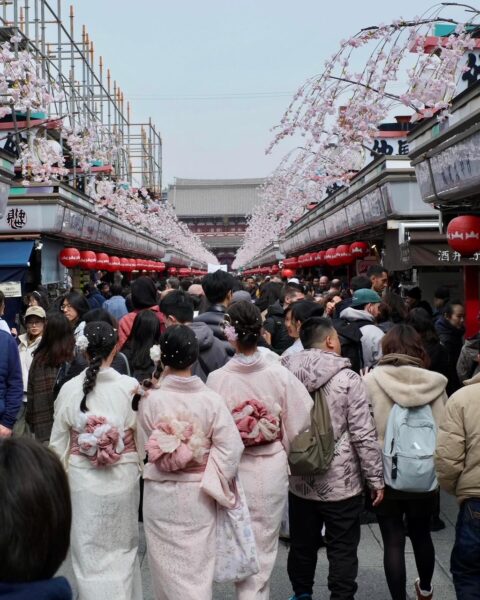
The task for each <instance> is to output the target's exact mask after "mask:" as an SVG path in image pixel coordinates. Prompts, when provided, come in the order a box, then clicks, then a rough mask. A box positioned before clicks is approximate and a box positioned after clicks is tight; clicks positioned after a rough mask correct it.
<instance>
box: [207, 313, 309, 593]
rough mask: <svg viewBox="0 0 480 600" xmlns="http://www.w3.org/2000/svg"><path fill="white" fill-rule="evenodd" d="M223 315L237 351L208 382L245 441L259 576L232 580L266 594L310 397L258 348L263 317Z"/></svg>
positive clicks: (242, 470)
mask: <svg viewBox="0 0 480 600" xmlns="http://www.w3.org/2000/svg"><path fill="white" fill-rule="evenodd" d="M309 304H312V305H313V306H314V307H315V306H316V305H315V304H314V303H313V302H311V303H309ZM227 318H228V321H227V322H226V324H225V335H226V337H227V339H228V341H229V342H230V343H231V344H232V346H233V347H234V348H235V350H236V354H235V355H234V356H233V358H232V359H231V360H230V361H229V362H228V363H227V364H226V365H225V366H224V367H222V368H221V369H218V370H217V371H213V372H212V373H210V375H209V377H208V380H207V385H208V386H209V387H211V388H212V389H213V390H215V391H216V392H217V393H218V394H220V395H221V396H222V397H223V398H225V400H226V402H227V406H228V408H229V409H230V412H231V413H232V415H233V417H234V419H235V421H236V423H237V426H238V428H239V430H240V434H241V436H242V439H243V442H244V445H245V450H244V452H243V455H242V459H241V461H240V467H239V475H240V480H241V482H242V484H243V486H244V488H245V495H246V498H247V504H248V507H249V509H250V514H251V517H252V525H253V532H254V535H255V541H256V544H257V552H258V560H259V565H260V571H259V573H258V574H256V575H253V576H251V577H248V578H247V579H245V580H243V581H241V582H239V583H237V584H236V588H237V598H238V599H239V600H247V599H250V598H258V599H260V598H269V590H270V577H271V575H272V570H273V566H274V564H275V560H276V557H277V551H278V535H279V532H280V523H281V520H282V515H283V512H284V507H285V503H286V501H287V490H288V468H287V451H288V448H289V445H290V443H291V442H292V440H293V439H294V438H295V437H296V436H297V435H298V434H299V433H300V432H302V431H304V430H305V429H307V427H308V426H309V424H310V409H311V407H312V399H311V397H310V394H309V393H308V392H307V390H306V388H305V387H304V386H303V384H302V383H301V382H300V381H299V380H298V379H297V378H296V377H295V375H293V374H292V373H290V371H288V370H287V369H286V368H285V367H283V366H282V365H280V364H279V363H278V362H271V361H267V360H266V359H265V358H264V357H263V356H262V354H261V353H260V352H259V351H258V349H257V344H258V340H259V337H260V332H261V329H262V319H261V314H260V311H259V309H258V308H257V307H256V306H255V305H253V304H252V303H251V302H244V301H242V302H236V303H235V304H232V305H231V306H230V307H229V309H228V311H227Z"/></svg>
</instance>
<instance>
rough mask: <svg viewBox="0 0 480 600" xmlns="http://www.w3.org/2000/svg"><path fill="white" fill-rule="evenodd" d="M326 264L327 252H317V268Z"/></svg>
mask: <svg viewBox="0 0 480 600" xmlns="http://www.w3.org/2000/svg"><path fill="white" fill-rule="evenodd" d="M324 264H326V263H325V250H320V252H317V254H316V255H315V266H316V267H321V266H323V265H324Z"/></svg>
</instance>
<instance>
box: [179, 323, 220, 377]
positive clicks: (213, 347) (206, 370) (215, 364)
mask: <svg viewBox="0 0 480 600" xmlns="http://www.w3.org/2000/svg"><path fill="white" fill-rule="evenodd" d="M188 326H189V327H190V329H193V332H194V334H195V337H196V338H197V341H198V346H199V359H198V360H197V362H196V363H195V364H194V365H193V368H192V375H197V376H198V377H200V379H201V380H202V381H203V382H204V383H205V382H206V381H207V377H208V376H209V375H210V373H211V372H212V371H216V370H217V369H220V368H221V367H223V365H225V364H226V363H227V362H228V361H229V360H230V354H229V352H231V350H230V351H229V350H228V348H227V346H228V347H229V348H230V349H231V346H230V344H228V342H222V341H220V340H219V339H218V338H216V337H215V336H214V335H213V331H212V330H211V328H210V327H209V326H208V325H207V324H206V323H202V322H201V321H194V322H193V323H189V324H188Z"/></svg>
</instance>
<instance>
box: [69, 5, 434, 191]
mask: <svg viewBox="0 0 480 600" xmlns="http://www.w3.org/2000/svg"><path fill="white" fill-rule="evenodd" d="M73 4H74V6H75V14H76V23H77V31H78V33H79V34H80V29H81V25H82V24H85V25H86V26H87V30H88V32H89V34H90V37H91V39H93V41H94V43H95V48H96V55H97V57H98V56H99V54H101V55H103V56H104V63H105V65H106V67H110V68H111V71H112V77H113V78H115V79H116V80H117V81H118V82H119V84H120V87H121V88H122V89H123V90H124V92H125V97H126V99H127V100H130V101H131V104H132V107H133V118H134V119H135V120H136V121H140V120H146V119H147V118H148V117H149V116H151V117H152V118H153V121H154V122H155V123H156V125H157V126H158V129H159V130H160V131H161V133H162V138H163V164H164V170H163V182H164V185H167V184H168V183H172V182H173V179H174V177H192V178H236V177H263V176H266V175H268V174H269V173H270V172H271V171H272V170H273V169H274V168H275V166H276V165H277V163H278V162H279V160H280V158H281V156H282V155H283V154H285V153H286V151H287V150H288V148H287V147H285V146H284V147H283V148H282V149H281V151H277V153H276V154H274V155H273V156H268V157H267V156H265V148H266V146H267V145H268V143H269V141H270V140H271V137H272V134H271V132H270V129H271V127H272V126H273V125H275V124H277V123H278V121H279V120H280V118H281V115H282V113H283V110H284V109H285V108H286V106H287V105H288V103H289V100H290V96H291V95H292V94H293V92H294V91H295V90H296V89H297V88H298V87H299V86H300V85H301V84H302V83H303V81H304V80H305V79H306V78H307V77H310V76H312V75H315V74H317V73H319V72H321V69H322V65H323V63H324V61H325V59H326V58H328V57H329V56H330V55H331V54H332V53H333V52H334V51H335V50H336V49H337V47H338V44H339V41H340V39H342V38H346V37H349V36H350V35H353V34H354V33H355V32H357V31H358V30H359V29H361V28H362V27H366V26H368V25H373V24H378V23H380V22H387V21H390V20H392V19H394V18H397V17H400V16H401V17H404V18H411V17H414V16H416V15H418V14H421V13H422V12H424V11H425V10H427V9H428V8H429V7H431V6H432V5H433V4H434V2H433V1H432V0H402V2H401V3H400V2H392V1H391V0H383V1H380V0H364V1H363V2H358V0H343V1H342V2H340V1H337V2H336V1H330V0H329V1H327V0H316V1H314V0H295V1H292V0H203V1H202V2H200V1H199V0H173V1H172V0H168V1H167V0H135V1H134V2H129V1H127V0H74V1H73Z"/></svg>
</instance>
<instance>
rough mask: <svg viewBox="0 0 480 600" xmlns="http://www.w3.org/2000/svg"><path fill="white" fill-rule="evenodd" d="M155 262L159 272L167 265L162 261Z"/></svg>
mask: <svg viewBox="0 0 480 600" xmlns="http://www.w3.org/2000/svg"><path fill="white" fill-rule="evenodd" d="M155 264H156V265H157V271H158V272H159V273H163V271H165V269H166V268H167V265H166V264H165V263H163V262H157V263H155Z"/></svg>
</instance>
